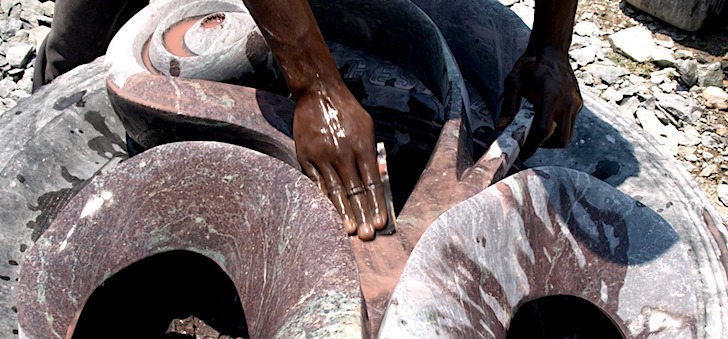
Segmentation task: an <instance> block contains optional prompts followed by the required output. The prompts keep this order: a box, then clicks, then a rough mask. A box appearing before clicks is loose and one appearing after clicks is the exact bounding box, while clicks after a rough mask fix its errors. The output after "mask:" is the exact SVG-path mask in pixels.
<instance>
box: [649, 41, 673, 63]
mask: <svg viewBox="0 0 728 339" xmlns="http://www.w3.org/2000/svg"><path fill="white" fill-rule="evenodd" d="M652 62H654V63H656V64H658V65H660V66H662V67H673V66H675V58H674V57H673V55H672V51H671V50H670V49H668V48H665V47H660V46H657V47H655V49H653V50H652Z"/></svg>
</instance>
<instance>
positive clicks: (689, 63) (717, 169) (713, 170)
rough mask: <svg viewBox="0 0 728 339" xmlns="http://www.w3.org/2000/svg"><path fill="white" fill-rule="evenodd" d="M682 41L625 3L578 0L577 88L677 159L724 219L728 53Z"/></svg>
mask: <svg viewBox="0 0 728 339" xmlns="http://www.w3.org/2000/svg"><path fill="white" fill-rule="evenodd" d="M501 3H503V4H504V5H506V6H516V5H518V4H525V2H519V1H512V0H509V1H507V2H506V1H504V0H501ZM520 12H522V10H519V11H517V12H516V14H519V15H520ZM687 39H689V37H687V36H686V35H685V33H684V32H683V31H679V30H677V29H675V28H673V27H669V26H667V25H665V24H663V23H661V22H659V21H657V20H655V19H653V18H651V17H649V16H648V15H645V14H640V13H639V12H638V11H637V10H636V9H634V8H633V7H631V5H629V4H627V3H625V2H624V1H622V2H614V1H607V0H588V1H580V2H579V10H578V12H577V17H576V23H575V26H574V34H573V36H572V44H571V49H570V51H569V56H570V58H571V61H572V68H573V69H574V73H575V75H576V77H577V79H578V80H579V82H580V84H581V85H582V86H588V87H593V88H595V89H597V90H598V91H599V92H600V97H601V98H602V99H603V100H605V101H608V102H610V103H612V104H614V105H615V114H620V115H622V116H623V117H626V118H629V119H634V121H635V123H636V125H637V126H640V127H641V128H643V129H644V130H645V131H646V132H647V133H648V134H650V135H651V136H652V137H653V138H654V139H655V144H656V145H657V146H658V148H659V149H661V151H663V152H664V153H666V154H668V155H671V156H673V157H675V158H677V159H678V160H680V161H681V162H682V163H683V165H684V166H685V168H686V169H687V170H688V171H689V172H690V173H691V174H692V175H693V177H695V178H696V180H697V181H698V182H699V183H700V185H701V188H703V190H704V191H705V193H706V195H707V196H708V197H710V198H711V199H712V200H713V201H714V203H715V205H716V207H718V209H719V211H720V213H721V214H722V215H723V218H724V220H726V221H727V222H728V208H726V207H728V174H727V173H728V146H726V145H727V144H728V127H726V126H728V121H727V120H728V94H726V87H728V81H726V73H728V67H727V66H728V53H727V54H726V55H719V56H708V57H706V56H705V55H706V53H702V51H699V50H693V49H692V48H689V47H686V46H684V45H682V44H681V43H680V42H681V41H685V40H687Z"/></svg>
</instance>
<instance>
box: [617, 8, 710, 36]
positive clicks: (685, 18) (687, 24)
mask: <svg viewBox="0 0 728 339" xmlns="http://www.w3.org/2000/svg"><path fill="white" fill-rule="evenodd" d="M627 2H629V3H630V4H632V5H633V6H635V7H637V8H638V9H640V10H642V11H644V12H646V13H649V14H651V15H653V16H655V17H656V18H658V19H660V20H663V21H665V22H667V23H669V24H671V25H673V26H675V27H677V28H681V29H684V30H686V31H691V32H694V31H697V30H698V29H700V28H701V27H703V23H704V22H705V21H706V20H707V19H708V18H709V17H711V16H715V17H717V16H718V15H719V14H720V10H721V9H722V8H723V5H722V4H723V2H722V1H716V0H713V1H706V0H660V1H655V0H627Z"/></svg>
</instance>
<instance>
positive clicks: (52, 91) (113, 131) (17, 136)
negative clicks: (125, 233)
mask: <svg viewBox="0 0 728 339" xmlns="http://www.w3.org/2000/svg"><path fill="white" fill-rule="evenodd" d="M105 72H106V68H105V67H104V65H103V61H102V60H98V61H96V62H94V63H91V64H90V65H85V66H83V67H79V68H76V69H75V70H73V71H71V72H69V73H67V74H65V75H64V76H63V78H59V79H60V80H59V81H58V82H54V83H53V84H51V85H48V86H45V87H43V88H41V89H40V90H39V91H38V92H36V93H34V94H33V96H32V97H31V98H28V100H25V101H23V102H21V103H20V104H19V105H18V106H16V107H15V108H14V109H13V110H11V111H8V112H6V113H4V114H2V115H0V145H2V146H0V249H1V250H0V337H11V336H13V331H14V330H16V329H17V321H16V313H15V312H14V311H13V310H14V308H13V307H14V306H15V305H16V302H15V291H16V286H17V278H18V274H19V272H20V267H22V264H23V261H24V258H25V254H26V253H27V249H28V248H30V247H31V246H33V242H35V240H37V239H38V238H39V237H40V236H41V235H42V234H43V232H44V231H45V230H46V229H47V228H48V226H49V224H50V223H51V221H53V219H54V218H55V216H56V214H57V213H59V212H60V211H61V209H62V208H63V206H64V205H65V204H66V203H67V202H68V201H69V200H70V199H71V198H72V197H73V196H74V195H75V194H76V193H77V192H78V191H79V190H80V189H81V188H82V187H83V185H84V183H85V182H86V180H88V179H90V178H93V177H94V176H96V175H97V174H98V173H103V172H106V171H108V170H109V169H111V168H113V167H114V166H115V165H116V164H117V163H118V162H119V161H121V160H123V159H126V157H127V156H126V150H125V145H124V128H123V126H122V125H121V122H120V121H119V118H118V117H117V116H116V114H114V111H113V109H112V108H111V105H109V100H108V97H107V96H106V89H105V86H104V74H105Z"/></svg>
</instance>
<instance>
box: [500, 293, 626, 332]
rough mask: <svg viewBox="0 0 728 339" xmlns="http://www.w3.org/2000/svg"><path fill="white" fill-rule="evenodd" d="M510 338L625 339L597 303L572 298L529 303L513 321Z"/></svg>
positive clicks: (544, 298) (558, 297)
mask: <svg viewBox="0 0 728 339" xmlns="http://www.w3.org/2000/svg"><path fill="white" fill-rule="evenodd" d="M506 338H507V339H526V338H554V339H555V338H559V339H561V338H563V339H567V338H568V339H582V338H604V339H612V338H614V339H624V338H625V337H624V336H623V335H622V333H621V331H620V330H619V328H617V326H616V325H615V324H614V322H612V320H611V319H610V318H609V317H608V316H607V315H606V314H604V312H602V310H600V309H599V308H598V307H597V306H595V305H594V304H592V303H590V302H588V301H586V300H584V299H581V298H578V297H572V296H563V295H556V296H548V297H543V298H539V299H536V300H534V301H530V302H527V303H525V304H524V305H523V306H521V307H519V308H518V311H517V312H516V315H515V316H514V317H513V320H511V325H510V327H509V329H508V335H507V336H506Z"/></svg>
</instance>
